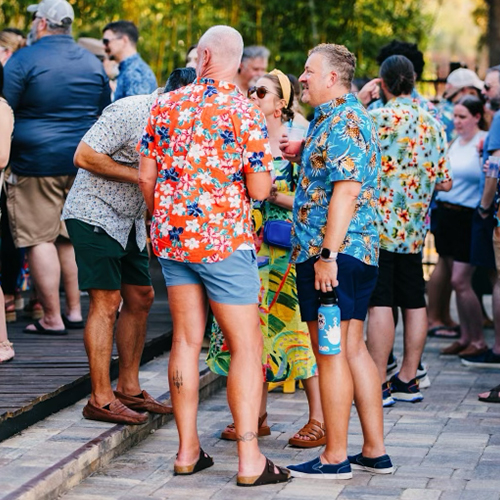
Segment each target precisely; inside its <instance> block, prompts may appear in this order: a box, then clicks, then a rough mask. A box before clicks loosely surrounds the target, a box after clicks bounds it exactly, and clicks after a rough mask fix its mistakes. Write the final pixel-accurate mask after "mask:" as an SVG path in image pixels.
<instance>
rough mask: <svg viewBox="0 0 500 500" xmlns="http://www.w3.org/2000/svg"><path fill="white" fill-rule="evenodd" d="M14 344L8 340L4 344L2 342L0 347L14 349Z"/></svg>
mask: <svg viewBox="0 0 500 500" xmlns="http://www.w3.org/2000/svg"><path fill="white" fill-rule="evenodd" d="M13 345H14V344H13V343H12V342H9V341H8V340H4V341H3V342H0V347H12V346H13Z"/></svg>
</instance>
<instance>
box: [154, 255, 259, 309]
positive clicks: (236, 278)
mask: <svg viewBox="0 0 500 500" xmlns="http://www.w3.org/2000/svg"><path fill="white" fill-rule="evenodd" d="M158 261H159V262H160V265H161V268H162V271H163V277H164V278H165V284H166V285H167V287H170V286H179V285H203V286H204V287H205V290H206V291H207V295H208V298H209V299H210V300H212V301H214V302H217V303H219V304H229V305H247V304H258V303H259V291H260V279H259V271H258V268H257V256H256V254H255V250H236V251H235V252H233V253H232V254H231V255H230V256H229V257H227V258H226V259H224V260H221V261H220V262H214V263H212V264H193V263H191V262H177V261H175V260H169V259H163V258H161V257H158Z"/></svg>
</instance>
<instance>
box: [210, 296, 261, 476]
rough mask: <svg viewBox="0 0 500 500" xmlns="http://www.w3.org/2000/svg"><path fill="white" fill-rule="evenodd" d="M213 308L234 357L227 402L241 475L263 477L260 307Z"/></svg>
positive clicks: (216, 304) (211, 305)
mask: <svg viewBox="0 0 500 500" xmlns="http://www.w3.org/2000/svg"><path fill="white" fill-rule="evenodd" d="M210 307H211V308H212V311H213V313H214V316H215V318H216V320H217V322H218V323H219V325H220V327H221V329H222V331H223V333H224V336H225V338H226V341H227V344H228V347H229V351H230V353H231V366H230V369H229V373H228V377H227V399H228V403H229V407H230V409H231V413H232V414H233V419H234V425H235V428H236V434H237V436H238V441H237V445H238V456H239V469H238V472H239V474H240V475H242V476H255V475H260V474H261V472H262V470H263V468H264V465H265V458H264V456H263V455H262V454H261V452H260V450H259V445H258V443H257V420H258V416H259V415H258V413H259V409H260V408H259V407H260V402H261V397H262V349H263V342H262V333H261V330H260V326H259V313H258V308H257V304H249V305H239V306H236V305H227V304H219V303H216V302H213V301H210Z"/></svg>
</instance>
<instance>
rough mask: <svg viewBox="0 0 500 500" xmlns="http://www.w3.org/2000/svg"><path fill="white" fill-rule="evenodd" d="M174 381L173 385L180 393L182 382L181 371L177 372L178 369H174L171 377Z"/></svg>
mask: <svg viewBox="0 0 500 500" xmlns="http://www.w3.org/2000/svg"><path fill="white" fill-rule="evenodd" d="M172 380H173V382H174V386H175V387H177V393H178V394H180V392H181V386H182V385H183V384H182V372H180V373H179V370H175V375H174V376H173V378H172Z"/></svg>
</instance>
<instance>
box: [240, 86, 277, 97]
mask: <svg viewBox="0 0 500 500" xmlns="http://www.w3.org/2000/svg"><path fill="white" fill-rule="evenodd" d="M254 93H256V94H257V97H258V98H259V99H264V97H266V94H273V95H276V96H278V97H279V95H278V94H277V93H276V92H271V91H270V90H269V89H267V88H266V87H250V88H249V89H248V93H247V97H251V95H252V94H254Z"/></svg>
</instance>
